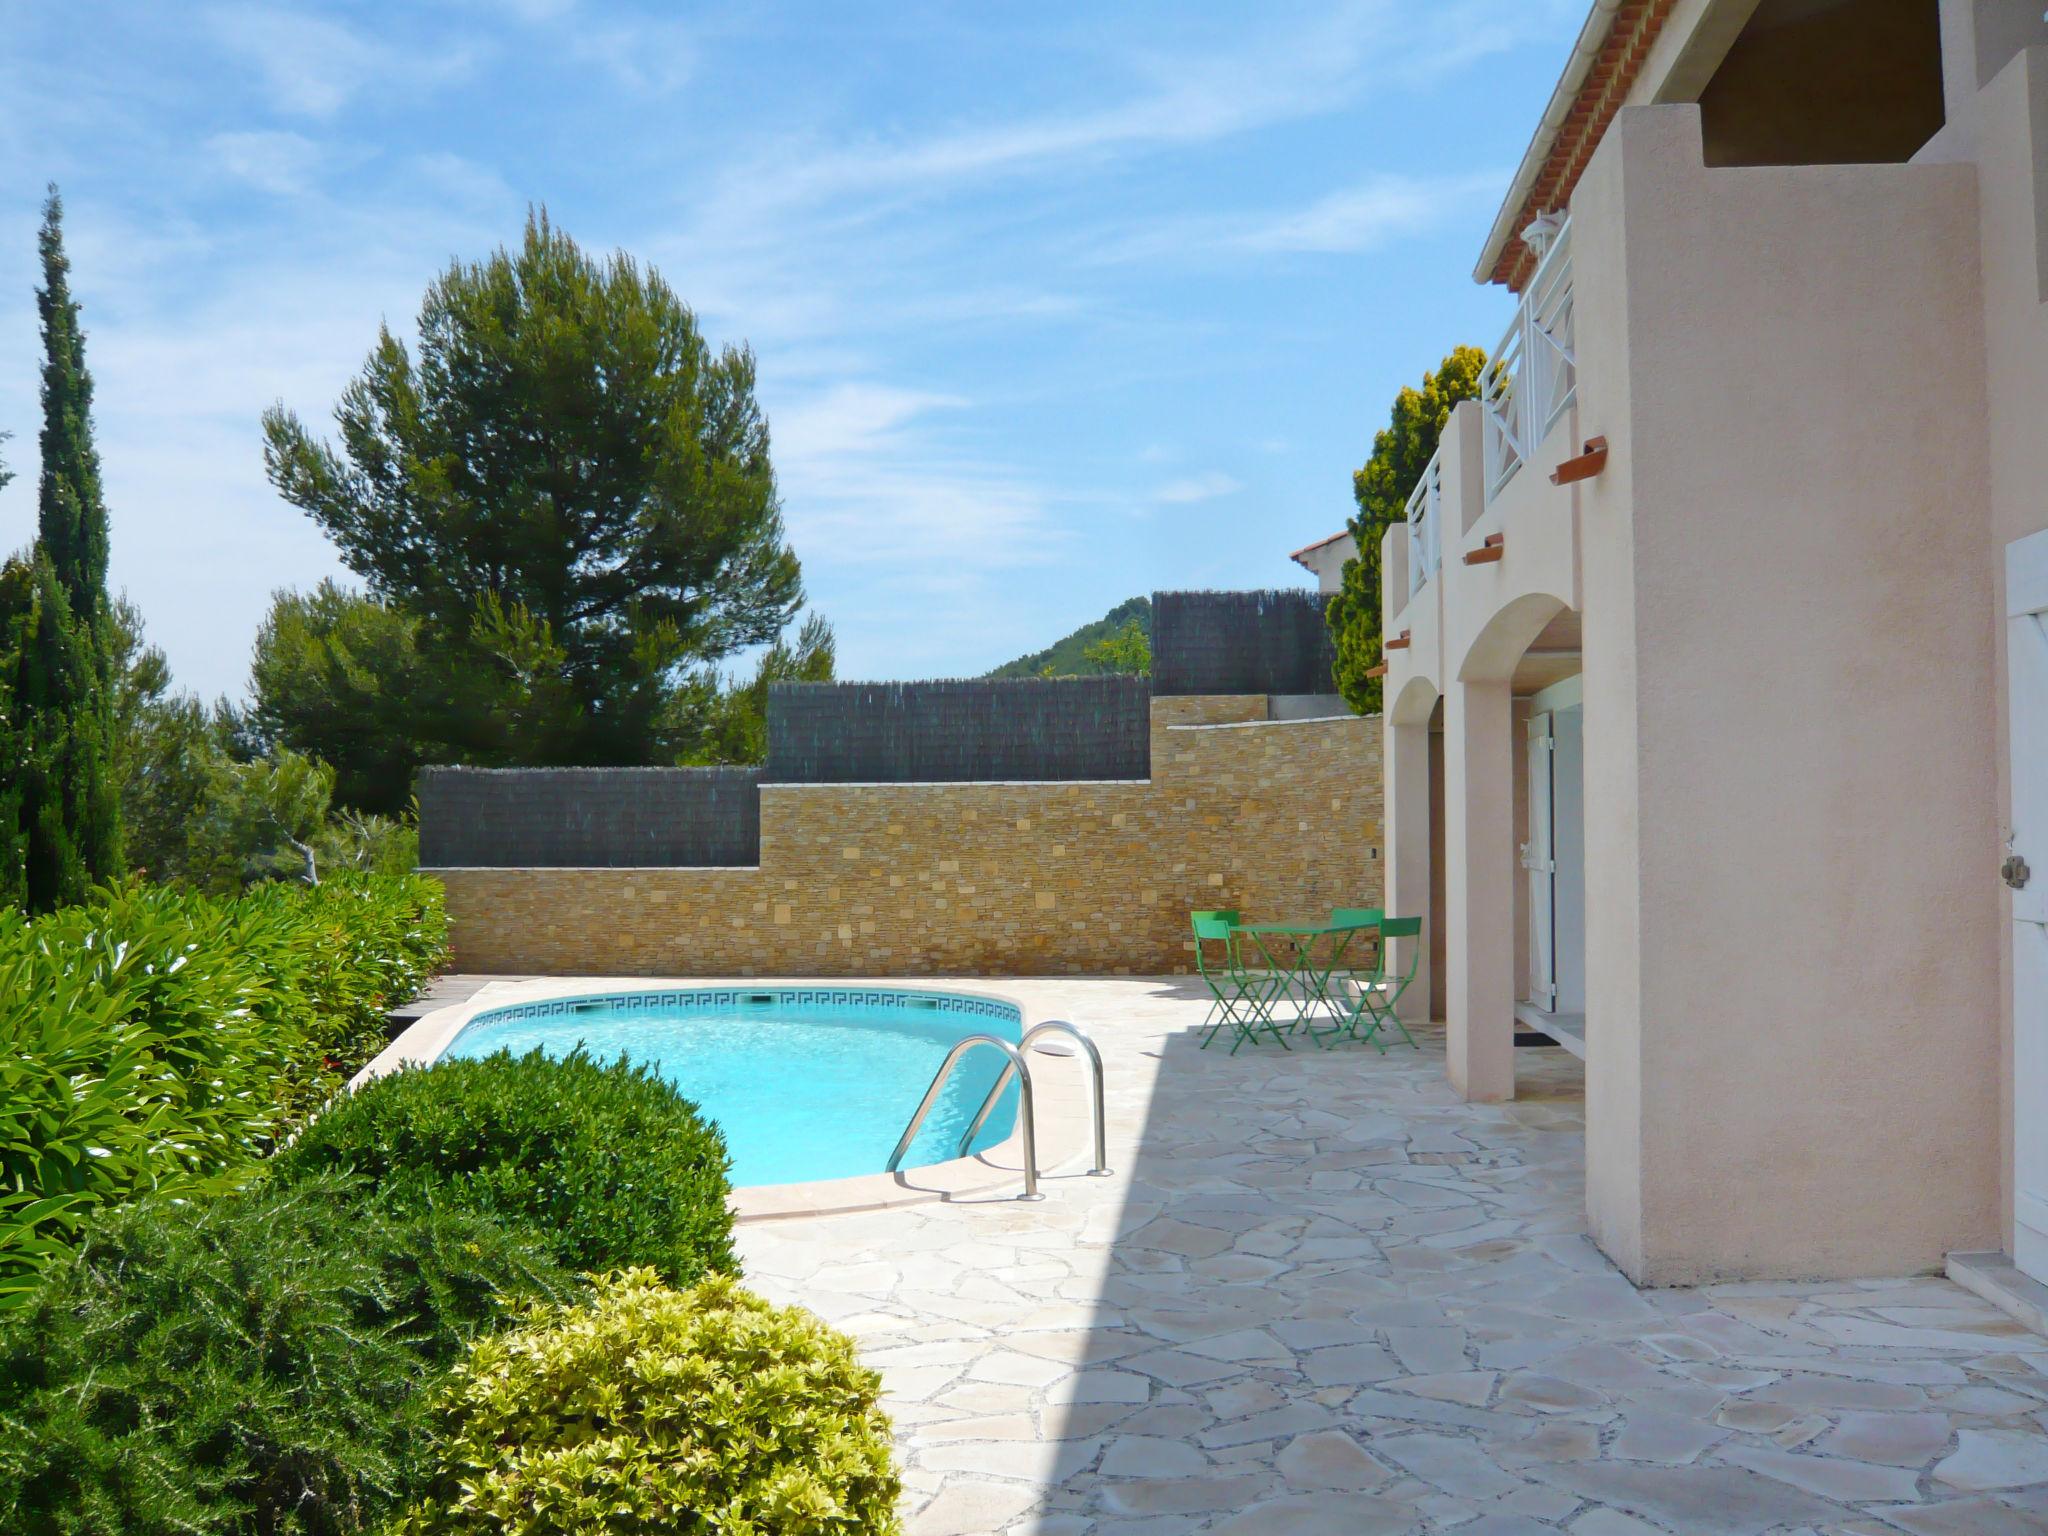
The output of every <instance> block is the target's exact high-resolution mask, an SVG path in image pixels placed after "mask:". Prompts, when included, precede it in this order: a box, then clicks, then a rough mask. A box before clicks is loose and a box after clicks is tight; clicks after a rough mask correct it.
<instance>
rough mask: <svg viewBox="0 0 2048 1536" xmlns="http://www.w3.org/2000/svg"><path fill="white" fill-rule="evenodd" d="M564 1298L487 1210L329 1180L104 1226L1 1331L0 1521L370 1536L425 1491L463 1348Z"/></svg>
mask: <svg viewBox="0 0 2048 1536" xmlns="http://www.w3.org/2000/svg"><path fill="white" fill-rule="evenodd" d="M579 1293H580V1282H578V1281H575V1280H574V1279H572V1278H571V1277H568V1276H566V1275H564V1274H563V1273H562V1272H561V1271H560V1270H558V1269H556V1268H555V1267H554V1266H553V1265H552V1264H550V1263H549V1262H548V1260H547V1259H546V1258H545V1257H544V1256H542V1255H541V1254H539V1253H538V1252H536V1251H534V1250H533V1249H531V1248H530V1247H529V1246H527V1245H526V1244H525V1243H524V1242H522V1241H521V1240H519V1239H518V1238H516V1237H514V1236H512V1235H510V1234H508V1233H506V1232H504V1231H503V1230H501V1229H499V1228H498V1227H496V1226H494V1225H493V1224H492V1223H490V1222H488V1221H486V1220H483V1219H481V1218H478V1217H475V1216H471V1215H466V1214H463V1213H460V1212H432V1213H428V1214H426V1215H422V1216H415V1217H398V1216H394V1215H392V1214H390V1213H388V1212H386V1211H384V1210H382V1209H381V1208H379V1207H378V1206H376V1205H375V1204H374V1203H371V1202H370V1201H369V1200H368V1199H367V1198H366V1191H364V1190H363V1189H362V1188H361V1187H360V1186H358V1185H356V1184H354V1183H353V1182H351V1181H349V1180H347V1179H343V1178H339V1177H329V1178H325V1179H318V1180H310V1181H307V1182H304V1183H301V1184H299V1185H297V1186H294V1187H290V1188H286V1187H281V1186H276V1185H272V1184H269V1183H263V1184H258V1185H256V1186H255V1187H253V1188H251V1189H249V1190H247V1191H244V1192H242V1193H240V1194H235V1195H229V1196H225V1197H222V1198H219V1199H213V1200H202V1201H197V1202H187V1201H184V1200H176V1199H171V1198H169V1197H164V1196H157V1197H152V1198H150V1199H146V1200H141V1201H137V1202H135V1203H133V1204H131V1205H128V1206H126V1207H123V1208H121V1209H118V1210H113V1211H109V1212H105V1213H103V1214H102V1215H100V1216H99V1217H98V1218H96V1219H95V1220H94V1221H93V1222H91V1223H90V1224H89V1225H88V1227H87V1228H86V1230H85V1232H84V1233H83V1235H82V1240H81V1242H80V1244H79V1246H78V1248H77V1250H76V1251H75V1253H73V1254H72V1255H70V1256H69V1257H68V1258H67V1259H66V1260H64V1261H63V1262H60V1263H57V1264H55V1265H52V1266H51V1267H50V1268H49V1269H48V1270H47V1271H46V1272H45V1274H44V1276H43V1281H42V1284H41V1285H40V1286H39V1287H38V1288H37V1289H36V1291H35V1292H34V1294H33V1297H32V1300H31V1301H30V1303H29V1304H28V1305H27V1306H25V1307H23V1308H21V1309H20V1310H19V1311H17V1312H16V1313H15V1314H14V1315H13V1316H11V1317H10V1318H9V1319H7V1321H6V1322H5V1323H4V1324H0V1530H6V1531H23V1532H26V1531H35V1532H39V1533H48V1536H172V1533H177V1536H197V1533H204V1536H216V1533H217V1536H259V1533H260V1536H274V1533H286V1532H294V1533H306V1536H352V1533H357V1532H369V1531H374V1530H377V1529H379V1528H380V1527H381V1525H382V1523H383V1522H384V1521H385V1520H386V1519H388V1518H389V1517H390V1516H391V1515H392V1514H393V1513H394V1512H395V1511H396V1510H398V1509H400V1508H402V1507H403V1506H404V1504H405V1503H406V1502H407V1501H408V1500H409V1498H411V1497H414V1496H417V1495H418V1494H419V1492H420V1491H421V1490H422V1489H423V1488H424V1487H425V1486H426V1485H427V1484H426V1481H425V1478H426V1475H427V1474H428V1473H429V1472H431V1470H432V1467H431V1464H430V1462H429V1460H428V1458H429V1457H430V1455H431V1452H430V1451H429V1449H428V1446H427V1440H426V1436H425V1433H424V1422H423V1420H424V1416H425V1409H426V1406H427V1396H426V1389H428V1388H430V1387H432V1386H433V1385H434V1384H435V1383H437V1382H438V1381H440V1380H441V1379H442V1378H443V1376H444V1375H445V1372H446V1369H447V1367H448V1366H450V1365H451V1364H453V1363H454V1362H455V1361H456V1360H457V1359H459V1358H460V1356H461V1353H462V1348H463V1345H464V1344H465V1343H466V1342H467V1341H468V1340H469V1339H471V1338H472V1337H474V1336H475V1335H476V1334H478V1333H479V1332H481V1331H483V1330H485V1329H487V1328H489V1327H492V1326H496V1325H498V1324H499V1323H500V1322H501V1321H504V1320H507V1319H506V1308H507V1305H508V1304H509V1303H511V1302H515V1301H535V1300H548V1301H561V1300H566V1299H569V1298H571V1297H573V1296H575V1295H577V1294H579Z"/></svg>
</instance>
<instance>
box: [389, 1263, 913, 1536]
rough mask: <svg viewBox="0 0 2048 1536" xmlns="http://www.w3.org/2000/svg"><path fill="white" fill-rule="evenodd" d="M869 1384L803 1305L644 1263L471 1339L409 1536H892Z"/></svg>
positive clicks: (890, 1498) (891, 1480)
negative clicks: (435, 1469) (601, 1535)
mask: <svg viewBox="0 0 2048 1536" xmlns="http://www.w3.org/2000/svg"><path fill="white" fill-rule="evenodd" d="M880 1390H881V1379H880V1378H879V1377H878V1376H877V1375H876V1374H875V1373H874V1372H873V1371H870V1370H867V1369H865V1368H863V1367H862V1366H861V1365H860V1364H859V1362H858V1361H857V1360H856V1359H855V1357H854V1352H853V1344H852V1342H851V1341H850V1340H849V1339H848V1338H847V1337H846V1336H845V1335H844V1334H841V1333H839V1332H837V1331H835V1330H834V1329H832V1328H829V1327H827V1326H826V1325H825V1324H824V1323H822V1322H820V1321H819V1320H818V1319H817V1318H815V1317H813V1316H812V1315H811V1314H809V1313H808V1312H802V1311H799V1310H797V1309H795V1308H793V1307H775V1306H771V1305H769V1304H768V1303H767V1302H765V1301H763V1300H762V1299H761V1298H760V1297H758V1296H755V1295H753V1294H751V1293H750V1292H747V1291H744V1290H742V1289H740V1287H739V1285H738V1284H737V1283H736V1282H734V1281H732V1280H731V1279H728V1278H726V1277H723V1276H717V1277H714V1278H712V1279H710V1280H707V1281H705V1282H704V1283H703V1284H701V1285H699V1286H698V1287H697V1288H696V1289H695V1290H690V1291H680V1292H678V1291H673V1290H670V1289H668V1288H667V1287H666V1286H664V1285H662V1284H661V1283H660V1281H659V1280H658V1279H657V1278H656V1277H655V1275H654V1274H653V1273H652V1272H651V1271H648V1270H644V1269H642V1270H633V1271H629V1272H627V1273H624V1274H619V1275H612V1276H608V1277H607V1278H605V1279H603V1280H601V1281H599V1282H598V1287H597V1292H596V1295H595V1296H594V1297H593V1298H592V1299H591V1300H590V1301H589V1302H588V1304H586V1305H581V1306H569V1307H551V1308H544V1309H539V1310H538V1311H537V1312H536V1313H535V1315H534V1316H533V1317H532V1318H531V1319H530V1321H529V1323H528V1325H527V1326H526V1327H523V1328H520V1329H517V1330H515V1331H512V1332H507V1333H500V1334H496V1335H493V1336H491V1337H488V1338H484V1339H480V1340H478V1341H477V1343H476V1345H475V1346H474V1347H473V1348H472V1349H471V1351H470V1355H469V1359H468V1361H467V1362H466V1363H465V1364H463V1365H461V1366H459V1367H457V1369H456V1371H455V1373H454V1375H453V1377H452V1378H451V1379H450V1381H449V1384H448V1386H447V1387H446V1388H445V1389H444V1391H443V1392H442V1394H441V1396H440V1401H439V1409H438V1415H437V1417H438V1422H439V1428H440V1434H441V1442H442V1443H441V1446H440V1451H439V1457H440V1473H439V1476H438V1477H437V1479H436V1480H435V1482H434V1483H433V1485H432V1490H431V1492H430V1494H429V1495H428V1497H426V1498H425V1499H422V1500H421V1501H419V1502H418V1503H417V1504H415V1505H414V1507H413V1508H412V1510H411V1511H410V1512H409V1514H408V1515H407V1516H406V1518H405V1519H404V1520H403V1521H402V1522H401V1523H400V1524H399V1526H398V1531H399V1532H400V1533H403V1536H486V1533H488V1536H571V1533H575V1536H585V1533H588V1532H593V1531H603V1532H606V1533H607V1536H654V1533H656V1532H661V1533H671V1532H672V1533H675V1536H685V1533H697V1532H703V1533H711V1532H719V1533H729V1536H746V1533H763V1536H765V1533H769V1532H773V1533H775V1536H893V1533H896V1532H899V1531H900V1530H901V1529H902V1527H901V1525H900V1523H899V1522H898V1520H897V1517H896V1500H897V1496H898V1494H899V1492H900V1485H899V1482H898V1479H897V1476H896V1471H895V1467H894V1465H893V1464H892V1463H891V1461H890V1456H889V1421H888V1419H887V1418H886V1417H885V1416H884V1415H883V1413H882V1411H881V1409H880V1407H879V1406H878V1398H879V1394H880Z"/></svg>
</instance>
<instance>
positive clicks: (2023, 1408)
mask: <svg viewBox="0 0 2048 1536" xmlns="http://www.w3.org/2000/svg"><path fill="white" fill-rule="evenodd" d="M1001 985H1002V989H1003V990H1005V991H1009V992H1013V993H1017V994H1019V995H1026V996H1028V997H1029V999H1030V1001H1031V1002H1032V1004H1033V1006H1034V1007H1035V1008H1036V1010H1037V1011H1038V1012H1039V1014H1040V1016H1054V1017H1066V1018H1070V1019H1073V1020H1074V1021H1075V1022H1077V1023H1079V1024H1081V1025H1082V1027H1084V1028H1086V1029H1087V1030H1089V1031H1090V1032H1091V1034H1092V1035H1093V1036H1094V1038H1095V1039H1096V1041H1097V1042H1098V1043H1099V1044H1100V1046H1101V1048H1102V1052H1103V1056H1104V1059H1105V1062H1106V1064H1107V1070H1108V1080H1109V1121H1110V1126H1109V1139H1110V1162H1111V1166H1112V1167H1113V1168H1114V1169H1115V1170H1116V1177H1114V1178H1111V1179H1107V1180H1095V1179H1089V1178H1085V1177H1081V1176H1080V1173H1081V1170H1082V1168H1083V1167H1084V1166H1085V1164H1084V1163H1083V1161H1082V1159H1081V1157H1080V1155H1079V1154H1080V1153H1081V1151H1082V1148H1081V1146H1080V1145H1079V1144H1078V1139H1077V1142H1076V1145H1074V1146H1071V1147H1068V1146H1065V1145H1062V1146H1058V1147H1054V1148H1050V1149H1048V1160H1049V1161H1050V1160H1051V1159H1052V1158H1053V1157H1055V1156H1065V1155H1067V1154H1070V1153H1071V1154H1073V1160H1072V1161H1071V1162H1070V1163H1069V1164H1068V1165H1067V1168H1066V1169H1065V1173H1066V1174H1067V1175H1068V1176H1063V1177H1056V1178H1053V1179H1050V1180H1048V1182H1047V1189H1048V1198H1047V1199H1046V1200H1045V1201H1043V1202H1042V1203H1039V1204H1023V1203H1020V1202H1016V1201H1014V1200H1008V1199H993V1200H990V1201H987V1202H985V1203H976V1204H953V1205H940V1204H928V1205H921V1206H911V1207H906V1208H899V1209H895V1210H890V1211H883V1212H875V1213H871V1214H866V1215H852V1216H832V1217H818V1218H807V1219H800V1220H793V1221H783V1222H777V1223H769V1224H763V1225H755V1226H749V1227H746V1228H744V1229H742V1233H741V1240H740V1246H741V1250H742V1257H743V1260H744V1263H745V1265H746V1269H747V1273H748V1276H749V1279H750V1281H751V1282H752V1283H753V1284H754V1285H756V1286H757V1287H758V1288H759V1289H761V1290H762V1291H764V1292H765V1293H767V1294H769V1295H770V1296H773V1297H774V1298H776V1299H778V1300H783V1301H793V1302H799V1303H801V1304H803V1305H804V1306H807V1307H810V1308H811V1309H812V1310H814V1311H816V1312H818V1313H820V1314H821V1315H823V1316H825V1317H827V1318H829V1319H831V1320H832V1321H834V1322H836V1323H838V1324H839V1325H841V1326H842V1327H845V1328H847V1329H849V1330H851V1331H852V1332H853V1333H854V1334H855V1335H856V1336H857V1337H858V1338H859V1339H860V1341H861V1343H862V1346H863V1350H864V1353H865V1356H866V1358H867V1359H868V1361H869V1362H870V1363H872V1364H873V1365H874V1366H875V1367H877V1368H878V1369H879V1370H880V1371H881V1372H882V1376H883V1380H884V1383H885V1386H886V1388H887V1392H888V1401H889V1407H890V1411H891V1412H892V1413H893V1414H894V1416H895V1421H896V1426H897V1431H898V1438H899V1446H900V1454H901V1460H902V1464H903V1469H904V1478H905V1482H906V1485H907V1492H906V1511H907V1514H908V1517H909V1527H910V1529H911V1531H912V1532H914V1533H917V1536H968V1533H981V1532H1013V1533H1023V1532H1032V1533H1039V1536H1082V1533H1084V1532H1118V1533H1126V1532H1128V1533H1134V1536H1136V1533H1148V1536H1178V1533H1181V1532H1195V1531H1204V1532H1217V1533H1256V1536H1291V1533H1309V1532H1317V1533H1321V1532H1328V1533H1332V1536H1337V1533H1342V1536H1379V1533H1395V1532H1409V1531H1435V1530H1450V1529H1457V1530H1460V1531H1464V1532H1469V1533H1471V1536H1513V1533H1518V1532H1544V1531H1560V1530H1565V1531H1571V1532H1575V1533H1577V1536H1633V1533H1643V1532H1651V1531H1674V1532H1682V1533H1702V1536H1715V1533H1726V1536H1737V1533H1760V1532H1795V1531H1801V1532H1803V1531H1827V1532H1835V1531H1839V1532H1854V1533H1859V1536H1861V1533H1871V1536H1876V1533H1891V1536H1896V1533H1898V1532H1901V1531H1904V1532H1910V1533H1914V1536H1995V1533H2007V1532H2012V1533H2019V1532H2030V1533H2038V1532H2041V1531H2044V1530H2048V1339H2043V1338H2041V1337H2038V1336H2036V1335H2034V1334H2031V1333H2028V1332H2027V1331H2025V1330H2024V1329H2022V1328H2021V1327H2020V1326H2019V1325H2018V1324H2016V1323H2014V1322H2012V1321H2010V1320H2009V1319H2008V1318H2006V1317H2005V1316H2004V1315H2003V1314H2002V1313H1999V1312H1997V1311H1995V1310H1994V1309H1992V1308H1991V1307H1990V1306H1988V1305H1987V1304H1986V1303H1984V1302H1982V1301H1979V1300H1978V1299H1977V1298H1976V1297H1974V1296H1972V1295H1970V1294H1969V1293H1967V1292H1965V1291H1964V1290H1962V1289H1961V1288H1960V1287H1958V1286H1955V1285H1953V1284H1951V1283H1949V1282H1948V1281H1946V1280H1944V1279H1939V1278H1935V1277H1929V1276H1919V1277H1901V1278H1898V1279H1891V1280H1878V1281H1861V1282H1856V1283H1839V1282H1831V1283H1818V1284H1745V1285H1724V1286H1713V1287H1708V1288H1706V1289H1702V1290H1685V1291H1675V1290H1674V1291H1644V1292H1638V1291H1637V1290H1636V1289H1635V1288H1634V1287H1632V1286H1631V1285H1630V1284H1629V1283H1628V1282H1627V1280H1625V1279H1624V1278H1623V1277H1622V1276H1621V1275H1620V1273H1619V1272H1618V1271H1616V1270H1615V1269H1614V1268H1613V1266H1612V1265H1610V1264H1609V1263H1608V1262H1607V1261H1606V1259H1605V1258H1603V1257H1602V1256H1601V1254H1600V1253H1599V1251H1598V1250H1597V1249H1595V1248H1594V1247H1593V1245H1592V1243H1591V1242H1590V1241H1589V1240H1588V1239H1587V1237H1586V1236H1585V1223H1584V1218H1583V1214H1582V1200H1581V1183H1582V1181H1581V1157H1582V1151H1583V1136H1582V1130H1583V1121H1582V1102H1581V1079H1580V1069H1579V1064H1578V1063H1577V1062H1576V1061H1575V1060H1574V1059H1573V1058H1571V1057H1570V1056H1567V1055H1566V1054H1565V1053H1564V1052H1562V1051H1559V1050H1554V1049H1545V1050H1536V1051H1522V1052H1520V1053H1518V1066H1519V1068H1520V1069H1521V1072H1522V1087H1523V1097H1521V1098H1520V1099H1519V1100H1517V1101H1516V1102H1514V1103H1511V1104H1502V1105H1476V1104H1462V1103H1460V1102H1458V1100H1457V1099H1456V1098H1455V1097H1454V1096H1453V1095H1452V1093H1451V1092H1450V1089H1449V1088H1448V1087H1447V1085H1446V1084H1445V1082H1444V1079H1443V1058H1442V1051H1441V1048H1440V1045H1439V1044H1438V1042H1437V1040H1436V1039H1435V1038H1434V1037H1432V1036H1424V1040H1423V1049H1422V1050H1421V1051H1420V1052H1419V1053H1417V1052H1409V1051H1407V1050H1405V1049H1400V1050H1397V1051H1396V1052H1395V1053H1394V1054H1391V1055H1389V1056H1386V1057H1384V1058H1382V1057H1380V1056H1378V1055H1376V1054H1374V1053H1373V1052H1371V1051H1370V1050H1356V1049H1354V1050H1346V1051H1340V1052H1334V1053H1317V1052H1314V1051H1310V1050H1297V1051H1294V1052H1292V1053H1282V1052H1281V1051H1279V1050H1277V1049H1275V1048H1273V1047H1270V1046H1266V1047H1262V1048H1260V1049H1258V1050H1256V1051H1254V1050H1250V1049H1247V1050H1244V1051H1240V1052H1239V1053H1238V1055H1237V1056H1236V1057H1234V1058H1233V1057H1230V1056H1227V1055H1225V1054H1224V1052H1223V1051H1222V1050H1221V1049H1220V1048H1218V1049H1212V1050H1210V1051H1207V1052H1201V1051H1198V1050H1196V1049H1195V1037H1194V1035H1193V1033H1192V1030H1193V1026H1194V1025H1195V1023H1196V1022H1197V1021H1198V1020H1199V1019H1200V1017H1201V1014H1202V1011H1203V1010H1202V1005H1201V1004H1200V1002H1199V1001H1197V1000H1196V997H1195V992H1194V989H1193V987H1192V986H1190V985H1188V984H1185V983H1178V982H1151V981H1108V980H1105V981H1076V982H1030V983H1003V984H1001ZM1039 1062H1045V1065H1044V1066H1042V1067H1041V1066H1039V1065H1038V1063H1039ZM1034 1071H1038V1072H1045V1073H1052V1072H1078V1071H1079V1066H1078V1063H1077V1062H1076V1061H1073V1060H1066V1061H1053V1060H1048V1059H1046V1058H1037V1059H1035V1061H1034Z"/></svg>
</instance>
